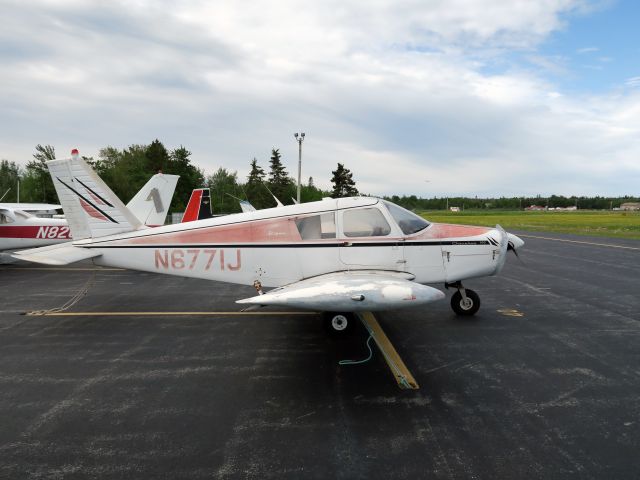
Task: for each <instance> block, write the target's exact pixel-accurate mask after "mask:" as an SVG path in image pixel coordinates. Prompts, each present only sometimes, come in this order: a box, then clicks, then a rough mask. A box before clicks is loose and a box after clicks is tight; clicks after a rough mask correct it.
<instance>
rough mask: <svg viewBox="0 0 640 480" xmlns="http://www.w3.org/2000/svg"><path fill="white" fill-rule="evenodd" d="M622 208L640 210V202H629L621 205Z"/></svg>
mask: <svg viewBox="0 0 640 480" xmlns="http://www.w3.org/2000/svg"><path fill="white" fill-rule="evenodd" d="M620 210H640V203H638V202H627V203H623V204H622V205H620Z"/></svg>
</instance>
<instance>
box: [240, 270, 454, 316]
mask: <svg viewBox="0 0 640 480" xmlns="http://www.w3.org/2000/svg"><path fill="white" fill-rule="evenodd" d="M412 278H413V276H412V275H410V274H406V273H400V272H387V271H377V270H367V271H357V272H354V271H351V272H337V273H330V274H326V275H319V276H317V277H313V278H308V279H306V280H301V281H299V282H296V283H292V284H289V285H285V286H284V287H280V288H276V289H274V290H271V291H270V292H268V293H265V294H264V295H258V296H256V297H251V298H245V299H243V300H238V301H237V302H236V303H241V304H250V305H261V306H267V305H274V306H287V307H293V308H302V309H309V310H322V311H326V312H359V311H380V310H395V309H398V308H404V307H413V306H418V305H424V304H426V303H429V302H434V301H436V300H440V299H442V298H444V297H445V294H444V293H443V292H441V291H440V290H438V289H436V288H433V287H428V286H426V285H421V284H419V283H414V282H412V281H411V280H412Z"/></svg>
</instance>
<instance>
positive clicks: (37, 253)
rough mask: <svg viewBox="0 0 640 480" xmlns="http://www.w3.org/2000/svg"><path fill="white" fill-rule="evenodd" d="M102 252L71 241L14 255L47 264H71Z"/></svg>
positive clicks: (14, 254) (14, 255)
mask: <svg viewBox="0 0 640 480" xmlns="http://www.w3.org/2000/svg"><path fill="white" fill-rule="evenodd" d="M100 255H102V253H100V252H98V251H96V250H93V249H88V248H82V247H76V246H74V245H73V244H72V243H71V242H65V243H58V244H56V245H48V246H46V247H40V248H31V249H29V250H21V251H19V252H14V253H13V254H12V256H13V257H14V258H17V259H18V260H26V261H28V262H35V263H44V264H45V265H69V264H70V263H74V262H79V261H80V260H86V259H88V258H95V257H99V256H100Z"/></svg>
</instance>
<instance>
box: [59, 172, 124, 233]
mask: <svg viewBox="0 0 640 480" xmlns="http://www.w3.org/2000/svg"><path fill="white" fill-rule="evenodd" d="M56 178H57V179H58V181H59V182H60V183H61V184H62V185H64V186H65V187H67V188H68V189H69V190H71V191H72V192H73V193H75V194H76V195H78V197H80V198H81V199H82V200H84V201H85V202H87V203H88V204H89V205H90V206H92V207H93V208H95V209H96V210H97V211H98V212H100V213H101V214H102V215H104V216H105V217H106V218H107V219H108V220H109V221H111V222H113V223H118V222H117V221H116V220H114V219H113V218H111V217H110V216H109V215H108V214H107V213H105V212H104V211H102V210H101V209H100V208H99V207H98V206H96V205H94V204H93V203H91V201H89V200H87V199H86V198H85V197H84V196H83V195H82V194H81V193H80V192H78V191H77V190H76V189H74V188H73V187H70V186H69V185H67V184H66V183H64V182H63V181H62V180H60V177H56ZM76 180H77V179H76ZM78 181H79V180H78ZM80 183H82V182H80ZM83 185H84V184H83Z"/></svg>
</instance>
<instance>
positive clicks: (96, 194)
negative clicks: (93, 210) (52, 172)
mask: <svg viewBox="0 0 640 480" xmlns="http://www.w3.org/2000/svg"><path fill="white" fill-rule="evenodd" d="M74 178H75V179H76V181H77V182H78V183H80V185H82V186H83V187H84V188H86V189H87V190H89V192H91V193H92V194H93V195H95V196H96V197H98V198H99V199H100V200H101V201H102V202H103V203H104V204H105V205H107V206H109V207H111V208H114V207H113V205H111V204H110V203H109V202H108V201H107V200H105V199H104V198H102V197H101V196H100V194H98V193H96V192H94V191H93V190H92V189H91V188H90V187H88V186H87V185H85V184H84V182H83V181H82V180H80V179H79V178H77V177H74ZM58 180H60V179H58Z"/></svg>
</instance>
